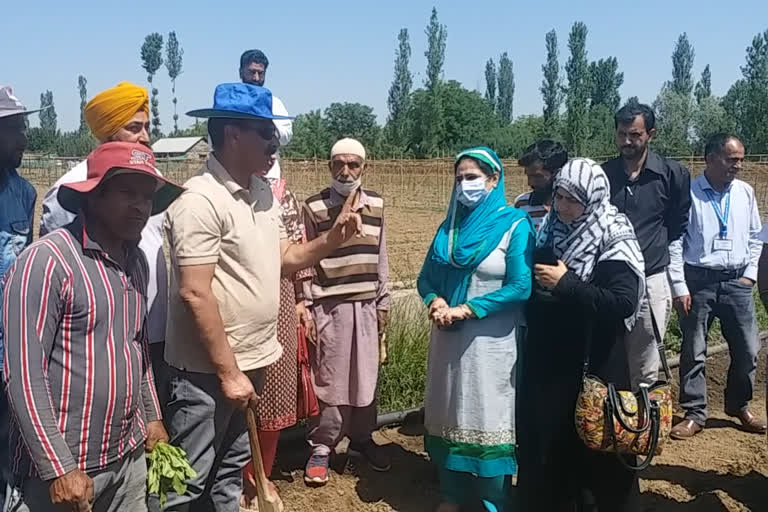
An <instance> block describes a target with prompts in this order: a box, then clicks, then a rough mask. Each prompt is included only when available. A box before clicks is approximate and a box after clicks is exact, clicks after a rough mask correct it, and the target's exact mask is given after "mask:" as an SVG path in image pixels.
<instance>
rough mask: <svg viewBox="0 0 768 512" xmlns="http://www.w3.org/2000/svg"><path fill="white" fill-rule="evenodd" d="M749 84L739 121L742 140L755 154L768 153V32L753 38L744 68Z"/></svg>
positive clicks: (742, 70) (745, 91)
mask: <svg viewBox="0 0 768 512" xmlns="http://www.w3.org/2000/svg"><path fill="white" fill-rule="evenodd" d="M741 72H742V74H743V75H744V79H745V81H746V87H745V90H744V97H745V98H744V99H745V105H747V106H748V108H745V109H743V112H742V118H741V120H740V124H741V131H742V141H743V142H744V145H745V146H746V147H747V149H748V151H750V152H752V153H766V152H768V30H766V31H765V32H764V33H763V34H758V35H756V36H755V37H754V38H753V39H752V44H751V45H750V46H749V47H748V48H747V62H746V65H744V66H743V67H742V68H741Z"/></svg>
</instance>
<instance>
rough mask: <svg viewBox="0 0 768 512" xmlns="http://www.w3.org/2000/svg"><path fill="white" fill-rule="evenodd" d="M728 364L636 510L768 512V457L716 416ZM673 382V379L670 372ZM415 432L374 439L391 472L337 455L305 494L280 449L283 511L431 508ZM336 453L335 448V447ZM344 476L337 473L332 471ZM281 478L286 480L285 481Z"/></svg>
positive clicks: (721, 362) (715, 366) (432, 478)
mask: <svg viewBox="0 0 768 512" xmlns="http://www.w3.org/2000/svg"><path fill="white" fill-rule="evenodd" d="M764 361H765V354H762V355H761V357H760V363H759V367H760V368H759V371H758V379H757V380H758V384H757V386H756V388H757V391H758V392H757V394H756V397H755V400H754V402H753V410H754V411H756V412H759V413H760V414H763V412H764V403H765V368H764V366H765V364H764ZM728 362H729V358H728V355H727V354H721V355H718V356H715V357H714V358H712V359H710V361H709V365H708V370H709V371H708V373H709V403H710V407H711V410H712V412H711V419H710V420H709V423H708V425H707V427H708V428H707V429H706V430H705V431H704V432H703V433H701V434H699V435H698V436H696V437H695V438H694V439H692V440H690V441H686V442H680V441H677V442H676V441H670V443H669V444H668V445H666V446H665V450H664V454H663V455H661V456H660V457H657V458H656V459H655V461H654V465H653V466H652V467H651V468H649V469H648V470H646V471H645V472H644V473H643V475H642V476H643V479H642V480H641V487H642V489H643V510H644V511H648V512H650V511H654V512H687V511H691V512H694V511H695V512H716V511H718V512H719V511H728V512H736V511H739V512H742V511H754V512H760V511H765V510H768V455H767V454H766V438H765V436H760V435H755V434H747V433H744V432H741V431H740V430H738V428H737V426H736V424H735V423H733V422H732V421H731V420H730V419H729V418H727V417H726V416H725V415H724V414H723V389H724V387H725V381H726V373H727V368H728ZM675 378H677V373H676V372H675ZM421 434H422V432H421V427H418V426H403V427H397V428H391V429H384V430H382V431H380V432H378V433H377V434H376V436H377V441H378V442H379V443H380V444H383V443H389V444H390V453H391V455H392V458H393V464H392V470H391V471H390V472H389V473H384V474H378V473H375V472H373V471H372V470H371V469H370V468H368V466H367V465H366V464H363V463H361V462H360V461H358V460H356V459H354V458H347V457H346V456H344V455H339V456H337V458H336V460H335V461H334V464H333V468H334V472H333V473H332V479H331V482H330V483H329V484H328V485H327V486H325V487H323V488H319V489H310V488H308V487H306V486H305V485H304V483H303V481H302V475H303V472H302V469H301V468H302V467H303V463H304V453H303V448H302V447H301V446H300V445H299V446H285V447H281V453H286V452H288V453H290V455H289V456H282V457H281V461H280V462H279V465H280V467H281V468H283V469H285V470H288V472H289V473H286V474H291V475H292V477H293V479H294V481H293V482H289V481H287V480H283V481H278V482H277V484H278V487H279V488H280V492H281V495H282V497H283V500H284V502H285V504H286V511H288V512H320V511H364V512H374V511H375V512H389V511H399V512H424V511H431V510H434V508H435V507H436V506H437V503H438V493H437V479H436V475H435V472H434V470H433V469H432V467H431V466H430V464H429V462H428V460H427V459H426V454H425V453H424V452H423V443H422V437H421ZM340 449H342V451H343V447H340ZM342 468H343V469H344V471H343V474H341V475H340V474H338V471H339V470H341V469H342ZM288 478H291V477H290V476H289V477H288Z"/></svg>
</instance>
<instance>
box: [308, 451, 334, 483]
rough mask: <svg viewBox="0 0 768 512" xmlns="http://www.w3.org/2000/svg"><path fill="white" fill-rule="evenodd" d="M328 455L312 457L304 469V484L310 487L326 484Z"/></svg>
mask: <svg viewBox="0 0 768 512" xmlns="http://www.w3.org/2000/svg"><path fill="white" fill-rule="evenodd" d="M329 461H330V457H329V456H328V455H314V454H313V455H312V456H311V457H310V458H309V460H308V461H307V465H306V467H305V468H304V482H306V483H307V484H310V485H317V486H321V485H325V484H327V483H328V476H329V474H328V464H329Z"/></svg>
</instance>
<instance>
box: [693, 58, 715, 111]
mask: <svg viewBox="0 0 768 512" xmlns="http://www.w3.org/2000/svg"><path fill="white" fill-rule="evenodd" d="M694 96H696V103H698V104H701V102H702V101H704V100H705V99H706V98H709V97H711V96H712V72H711V71H710V70H709V64H707V65H706V66H705V67H704V71H702V72H701V79H700V80H699V81H698V83H697V84H696V89H695V91H694Z"/></svg>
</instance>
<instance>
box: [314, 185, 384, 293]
mask: <svg viewBox="0 0 768 512" xmlns="http://www.w3.org/2000/svg"><path fill="white" fill-rule="evenodd" d="M346 199H347V198H346V197H344V196H342V195H340V194H339V193H338V192H336V191H335V190H334V189H332V188H326V189H324V190H322V191H321V192H320V193H319V194H316V195H314V196H312V197H310V198H308V199H307V200H306V202H305V204H306V208H305V212H304V213H305V215H304V222H305V224H306V225H307V232H308V234H311V237H310V236H308V238H309V239H312V238H314V237H316V236H320V235H321V234H323V233H325V232H327V231H329V230H330V229H331V228H332V227H333V224H334V222H335V221H336V218H337V217H338V216H339V214H341V212H342V209H343V206H344V202H345V201H346ZM353 208H355V211H357V212H358V213H360V217H361V219H362V223H363V235H364V236H362V237H352V238H351V239H349V240H347V241H346V242H344V243H343V244H341V246H339V248H338V249H336V250H335V251H333V252H332V253H331V254H330V255H329V256H328V257H326V258H324V259H322V260H321V261H320V262H319V263H318V264H317V265H315V267H314V270H315V276H314V278H313V280H312V298H313V299H315V300H317V299H322V298H327V297H342V298H343V299H344V300H347V301H356V300H370V299H375V298H376V297H378V296H379V291H380V290H379V288H381V287H382V286H385V285H386V283H381V282H380V280H379V277H380V276H379V265H380V260H381V253H382V251H384V252H386V242H385V241H384V240H385V238H384V200H383V199H382V198H381V196H379V195H378V194H376V193H375V192H372V191H370V190H362V189H361V190H360V195H359V197H358V199H357V203H356V206H355V207H353Z"/></svg>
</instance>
